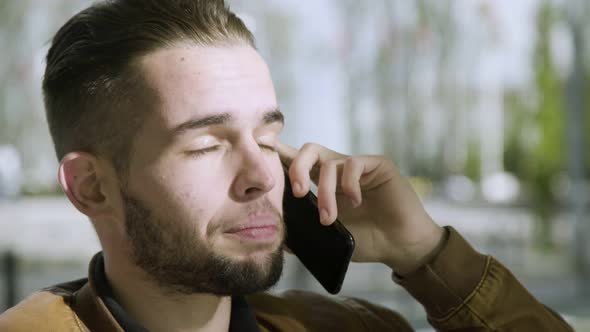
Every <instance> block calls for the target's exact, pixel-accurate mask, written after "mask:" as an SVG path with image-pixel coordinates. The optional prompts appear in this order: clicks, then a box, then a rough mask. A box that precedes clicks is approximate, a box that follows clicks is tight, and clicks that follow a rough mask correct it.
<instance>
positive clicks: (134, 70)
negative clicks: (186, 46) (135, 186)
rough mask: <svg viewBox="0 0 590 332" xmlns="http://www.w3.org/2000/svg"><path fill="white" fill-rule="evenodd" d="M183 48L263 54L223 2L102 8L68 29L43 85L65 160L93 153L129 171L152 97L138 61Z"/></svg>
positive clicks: (147, 2)
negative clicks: (241, 47)
mask: <svg viewBox="0 0 590 332" xmlns="http://www.w3.org/2000/svg"><path fill="white" fill-rule="evenodd" d="M179 43H192V44H195V45H206V46H207V45H216V46H217V45H234V44H247V45H250V46H252V47H255V43H254V37H253V36H252V33H251V32H250V31H249V30H248V29H247V28H246V26H245V25H244V23H243V22H242V21H241V20H240V19H239V18H238V17H237V16H236V15H235V14H234V13H232V12H231V11H230V9H229V8H228V7H227V6H226V4H225V3H224V1H223V0H160V1H158V0H110V1H102V2H99V3H95V4H94V5H92V6H90V7H89V8H87V9H85V10H83V11H81V12H79V13H78V14H76V15H75V16H73V17H72V18H71V19H70V20H69V21H68V22H66V23H65V24H64V25H63V26H62V27H61V28H60V29H59V31H58V32H57V33H56V35H55V36H54V37H53V40H52V43H51V47H50V49H49V52H48V53H47V67H46V69H45V76H44V79H43V95H44V100H45V109H46V115H47V121H48V123H49V130H50V133H51V136H52V138H53V143H54V145H55V151H56V154H57V157H58V159H61V158H63V157H64V156H65V155H66V154H67V153H68V152H71V151H85V152H90V153H93V154H97V155H102V156H105V157H107V158H110V159H111V160H112V161H113V163H114V164H115V167H116V168H118V170H120V169H125V168H126V167H127V162H128V158H129V154H130V153H131V146H132V141H133V138H134V136H135V133H136V132H137V130H138V129H139V128H140V127H141V124H142V121H141V118H143V117H140V116H139V115H140V114H139V112H141V111H143V110H142V109H140V108H142V105H147V103H146V102H144V103H141V101H142V100H144V99H145V98H146V97H149V96H147V94H148V91H147V90H146V87H145V85H144V84H142V82H143V79H142V75H141V72H140V70H138V67H137V66H136V63H137V60H138V59H139V58H140V57H141V56H144V55H146V54H148V53H150V52H153V51H155V50H157V49H160V48H165V47H171V46H173V45H175V44H179Z"/></svg>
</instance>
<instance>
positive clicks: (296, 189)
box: [293, 182, 301, 193]
mask: <svg viewBox="0 0 590 332" xmlns="http://www.w3.org/2000/svg"><path fill="white" fill-rule="evenodd" d="M293 192H294V193H300V192H301V185H300V184H299V182H295V183H294V184H293Z"/></svg>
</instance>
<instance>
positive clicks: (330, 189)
mask: <svg viewBox="0 0 590 332" xmlns="http://www.w3.org/2000/svg"><path fill="white" fill-rule="evenodd" d="M341 164H342V162H341V161H338V160H330V161H327V162H325V163H323V164H322V167H321V169H320V178H319V183H318V208H319V211H320V220H321V222H322V224H324V225H330V224H332V223H333V222H334V220H336V216H337V215H338V208H337V205H336V186H337V185H338V166H339V165H341Z"/></svg>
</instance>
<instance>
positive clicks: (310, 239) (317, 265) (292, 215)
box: [283, 170, 354, 294]
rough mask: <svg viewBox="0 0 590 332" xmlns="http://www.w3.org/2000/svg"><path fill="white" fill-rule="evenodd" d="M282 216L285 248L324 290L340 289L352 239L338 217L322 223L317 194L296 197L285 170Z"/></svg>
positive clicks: (352, 242) (352, 243) (346, 267)
mask: <svg viewBox="0 0 590 332" xmlns="http://www.w3.org/2000/svg"><path fill="white" fill-rule="evenodd" d="M283 218H284V220H285V224H286V231H287V238H286V245H287V247H288V248H289V249H290V250H291V251H292V252H293V254H294V255H295V256H297V258H299V260H300V261H301V263H302V264H303V265H304V266H305V268H307V270H308V271H309V272H311V274H312V275H313V276H314V277H315V278H316V280H317V281H319V283H320V284H321V285H322V286H323V287H324V289H325V290H326V291H328V292H329V293H331V294H337V293H338V292H340V289H341V288H342V283H343V281H344V277H345V275H346V271H347V270H348V265H349V263H350V259H351V257H352V252H353V251H354V238H353V237H352V234H350V232H349V231H348V230H347V229H346V228H345V227H344V226H343V225H342V224H341V223H340V221H338V220H336V221H335V222H334V223H333V224H332V225H330V226H324V225H322V224H321V223H320V216H319V210H318V205H317V197H316V196H315V195H314V194H313V193H312V192H311V191H310V192H308V193H307V195H305V196H304V197H302V198H297V197H295V196H294V195H293V191H292V189H291V181H290V180H289V176H288V174H287V171H286V170H285V195H284V198H283Z"/></svg>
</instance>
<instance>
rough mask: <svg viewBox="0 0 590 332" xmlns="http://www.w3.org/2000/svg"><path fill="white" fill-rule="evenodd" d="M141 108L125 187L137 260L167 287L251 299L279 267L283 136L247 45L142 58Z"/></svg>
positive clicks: (268, 87)
mask: <svg viewBox="0 0 590 332" xmlns="http://www.w3.org/2000/svg"><path fill="white" fill-rule="evenodd" d="M140 69H141V70H142V72H143V74H144V78H145V82H146V84H147V85H148V86H149V88H150V89H149V90H151V91H149V92H146V93H155V94H156V97H157V98H156V99H157V100H158V102H157V103H156V104H155V105H153V108H152V109H150V110H146V112H144V113H143V114H145V116H146V118H145V122H144V125H143V127H142V129H141V130H140V131H139V132H138V134H137V136H136V138H135V140H134V143H133V149H132V150H133V153H132V155H131V157H130V164H129V173H128V174H127V177H126V179H124V181H123V182H124V183H125V185H123V186H122V190H121V191H122V196H123V205H124V208H125V215H126V229H127V233H128V236H129V241H130V244H131V248H132V256H133V257H132V259H133V261H134V263H135V264H137V265H138V266H139V267H140V268H142V269H143V270H145V271H146V272H147V273H148V274H149V275H150V277H151V278H152V279H153V280H154V281H155V282H157V283H158V284H159V285H160V286H161V287H162V288H164V289H166V290H169V291H172V292H181V293H195V292H207V293H214V294H218V295H231V294H240V293H242V294H243V293H251V292H255V291H260V290H263V289H266V288H268V287H270V286H272V285H273V284H274V283H276V281H277V280H278V278H279V277H280V273H281V269H282V258H283V257H282V243H283V239H284V227H283V223H282V218H281V216H282V195H283V187H284V176H283V171H282V166H281V163H280V160H279V156H278V154H277V153H276V152H274V151H273V147H274V146H275V145H276V143H277V140H278V138H279V137H278V136H279V133H280V131H281V129H282V126H283V123H282V116H281V115H280V113H278V109H277V102H276V97H275V93H274V88H273V84H272V81H271V78H270V75H269V72H268V69H267V67H266V64H265V63H264V61H263V60H262V58H261V57H260V56H259V54H258V53H257V52H256V51H255V50H254V49H253V48H251V47H248V46H235V47H229V46H228V47H205V46H193V45H178V46H175V47H172V48H167V49H160V50H157V51H155V52H153V53H150V54H148V55H146V56H145V57H143V58H142V59H141V61H140Z"/></svg>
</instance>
